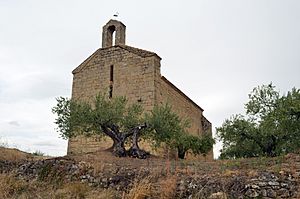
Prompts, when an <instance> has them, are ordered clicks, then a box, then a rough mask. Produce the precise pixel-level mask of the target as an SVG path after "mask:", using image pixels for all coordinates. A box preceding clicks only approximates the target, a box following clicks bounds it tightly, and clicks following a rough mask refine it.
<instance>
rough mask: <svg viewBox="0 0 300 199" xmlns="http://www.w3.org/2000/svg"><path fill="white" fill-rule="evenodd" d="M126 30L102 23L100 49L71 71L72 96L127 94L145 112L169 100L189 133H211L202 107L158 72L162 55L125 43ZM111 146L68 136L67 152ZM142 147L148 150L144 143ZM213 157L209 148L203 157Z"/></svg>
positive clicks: (119, 25)
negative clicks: (186, 121) (189, 122)
mask: <svg viewBox="0 0 300 199" xmlns="http://www.w3.org/2000/svg"><path fill="white" fill-rule="evenodd" d="M125 31H126V26H125V25H124V24H123V23H122V22H120V21H117V20H110V21H109V22H108V23H107V24H106V25H105V26H103V32H102V48H99V49H98V50H96V52H94V53H93V54H92V55H91V56H90V57H88V58H87V59H86V60H85V61H84V62H83V63H82V64H80V65H79V66H78V67H77V68H75V70H73V72H72V73H73V86H72V99H75V100H84V101H91V100H92V99H94V97H95V96H96V95H97V94H99V93H107V94H108V96H109V97H114V96H126V97H127V99H128V102H129V103H140V104H141V105H142V106H143V107H144V110H145V111H150V110H152V108H153V107H154V105H156V104H164V103H169V104H170V105H171V106H172V108H173V110H174V111H175V112H176V113H177V114H179V116H181V117H184V118H189V119H190V121H191V127H190V129H189V132H190V133H191V134H193V135H197V136H201V135H203V134H204V133H208V134H210V135H211V134H212V130H211V123H210V122H209V121H208V120H207V119H206V118H205V117H204V116H203V109H202V108H201V107H200V106H199V105H197V104H196V103H195V102H193V101H192V100H191V99H190V98H189V97H188V96H186V95H185V94H184V93H183V92H182V91H180V90H179V89H178V88H177V87H176V86H175V85H173V84H172V83H171V82H170V81H168V80H167V79H166V78H165V77H164V76H162V75H161V73H160V67H161V66H160V60H161V58H160V57H159V56H158V55H157V54H156V53H153V52H150V51H146V50H142V49H138V48H134V47H131V46H127V45H126V44H125V36H126V34H125ZM113 33H114V34H115V38H114V37H113ZM113 39H115V41H113ZM113 42H114V43H113ZM111 145H112V142H111V141H110V139H104V140H103V139H102V140H101V139H99V138H98V137H97V136H93V137H76V138H71V139H69V142H68V154H78V153H87V152H93V151H97V150H101V149H106V148H109V146H111ZM143 146H144V147H143ZM141 148H144V149H146V150H150V148H149V145H147V143H144V144H142V145H141ZM152 152H153V151H152ZM153 153H155V154H157V155H164V153H165V152H164V150H163V149H162V150H159V151H158V152H157V151H156V152H153ZM188 157H189V156H188ZM212 158H213V153H212V151H211V152H210V153H209V154H208V156H206V159H212Z"/></svg>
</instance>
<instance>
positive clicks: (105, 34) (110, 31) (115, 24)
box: [102, 19, 126, 48]
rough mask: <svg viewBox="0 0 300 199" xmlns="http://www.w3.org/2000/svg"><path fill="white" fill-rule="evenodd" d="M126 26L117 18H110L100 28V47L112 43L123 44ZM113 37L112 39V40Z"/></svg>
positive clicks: (105, 46)
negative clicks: (101, 28)
mask: <svg viewBox="0 0 300 199" xmlns="http://www.w3.org/2000/svg"><path fill="white" fill-rule="evenodd" d="M125 30H126V26H125V25H124V24H123V23H122V22H120V21H117V20H113V19H111V20H110V21H109V22H108V23H107V24H106V25H105V26H103V30H102V48H107V47H111V46H113V44H114V45H122V44H123V45H125ZM113 35H115V37H113ZM113 39H114V41H113Z"/></svg>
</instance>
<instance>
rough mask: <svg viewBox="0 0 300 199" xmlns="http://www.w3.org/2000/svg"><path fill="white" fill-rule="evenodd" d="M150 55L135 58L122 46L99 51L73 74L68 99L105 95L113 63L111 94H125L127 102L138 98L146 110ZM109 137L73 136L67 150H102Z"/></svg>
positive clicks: (150, 79) (152, 70) (149, 95)
mask: <svg viewBox="0 0 300 199" xmlns="http://www.w3.org/2000/svg"><path fill="white" fill-rule="evenodd" d="M153 59H154V58H153V56H152V57H146V58H143V57H139V56H137V55H135V54H133V53H130V52H128V51H126V50H124V49H121V48H118V47H112V48H108V49H105V50H101V51H99V52H98V53H97V54H96V55H95V56H94V57H93V58H92V59H91V60H90V61H89V62H88V63H87V65H86V66H85V67H84V68H83V69H81V70H79V72H77V73H75V74H74V76H73V88H72V99H75V100H84V101H87V102H91V101H92V100H93V98H94V97H95V96H96V95H97V94H98V93H100V92H101V93H105V94H107V95H108V92H109V85H110V66H111V65H114V82H113V97H114V96H126V97H127V99H128V102H129V103H134V102H135V103H136V102H138V100H139V101H140V102H138V103H141V104H142V106H143V107H144V109H145V110H146V111H149V110H151V109H152V108H153V105H154V73H155V70H157V69H156V68H155V65H154V61H153ZM111 145H112V142H111V140H110V139H106V140H103V141H101V140H100V139H99V137H97V136H92V137H89V138H84V137H76V138H71V139H69V144H68V153H86V152H92V151H96V150H99V149H106V148H109V147H110V146H111Z"/></svg>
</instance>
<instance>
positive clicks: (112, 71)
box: [110, 65, 114, 82]
mask: <svg viewBox="0 0 300 199" xmlns="http://www.w3.org/2000/svg"><path fill="white" fill-rule="evenodd" d="M110 81H111V82H113V81H114V65H110Z"/></svg>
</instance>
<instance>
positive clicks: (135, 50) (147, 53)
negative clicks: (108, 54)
mask: <svg viewBox="0 0 300 199" xmlns="http://www.w3.org/2000/svg"><path fill="white" fill-rule="evenodd" d="M109 48H122V49H124V50H127V51H128V52H130V53H133V54H136V55H138V56H140V57H143V58H146V57H151V56H156V57H158V58H159V59H161V58H160V57H159V56H158V55H157V54H156V53H154V52H151V51H147V50H143V49H140V48H134V47H131V46H127V45H115V46H111V47H107V48H99V49H98V50H96V51H95V52H94V53H93V54H92V55H91V56H89V57H88V58H87V59H86V60H84V61H83V62H82V63H81V64H80V65H79V66H78V67H76V68H75V69H74V70H73V71H72V73H73V74H74V73H77V72H79V71H81V70H82V69H83V68H84V67H85V66H86V65H87V64H88V63H89V62H90V60H92V59H93V58H94V57H95V56H96V55H97V54H99V53H101V52H102V51H104V50H107V49H109Z"/></svg>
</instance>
